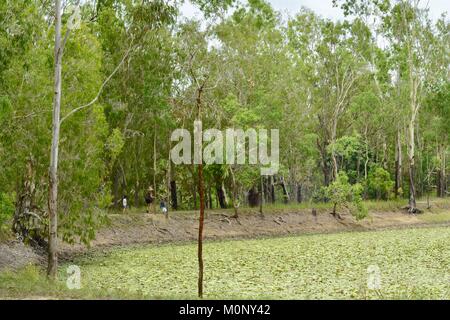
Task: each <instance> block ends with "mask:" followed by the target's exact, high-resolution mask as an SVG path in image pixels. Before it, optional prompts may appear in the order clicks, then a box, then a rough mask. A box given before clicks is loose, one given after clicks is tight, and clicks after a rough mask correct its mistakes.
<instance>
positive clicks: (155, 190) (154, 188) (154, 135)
mask: <svg viewBox="0 0 450 320" xmlns="http://www.w3.org/2000/svg"><path fill="white" fill-rule="evenodd" d="M153 117H154V119H155V132H154V134H153V190H154V192H155V199H153V214H156V200H157V197H158V191H157V189H156V131H157V124H156V117H155V115H153Z"/></svg>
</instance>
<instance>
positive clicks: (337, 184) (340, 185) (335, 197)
mask: <svg viewBox="0 0 450 320" xmlns="http://www.w3.org/2000/svg"><path fill="white" fill-rule="evenodd" d="M362 191H363V188H362V186H361V184H359V183H357V184H354V185H351V184H350V183H349V181H348V176H347V175H346V174H345V172H342V171H341V172H339V175H338V176H337V178H336V180H335V181H334V182H333V183H332V184H331V185H330V186H328V187H326V188H325V194H326V197H327V198H328V199H329V201H330V202H331V203H333V205H334V212H333V213H337V212H336V210H337V209H339V208H347V209H349V210H350V212H351V213H352V215H354V216H355V217H356V219H357V220H361V219H364V218H365V217H366V216H367V214H368V211H367V208H366V207H365V206H364V203H363V201H362V197H361V193H362Z"/></svg>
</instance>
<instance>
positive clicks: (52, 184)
mask: <svg viewBox="0 0 450 320" xmlns="http://www.w3.org/2000/svg"><path fill="white" fill-rule="evenodd" d="M61 62H62V46H61V0H56V1H55V79H54V81H55V82H54V97H53V127H52V146H51V154H50V168H49V194H48V210H49V218H50V225H49V240H48V245H49V246H48V269H47V274H48V276H49V277H51V278H54V279H55V278H56V276H57V268H58V146H59V128H60V113H61V68H62V64H61Z"/></svg>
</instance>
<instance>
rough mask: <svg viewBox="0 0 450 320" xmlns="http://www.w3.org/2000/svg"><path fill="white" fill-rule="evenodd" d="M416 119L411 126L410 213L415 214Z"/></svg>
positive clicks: (411, 122) (412, 119)
mask: <svg viewBox="0 0 450 320" xmlns="http://www.w3.org/2000/svg"><path fill="white" fill-rule="evenodd" d="M414 125H415V120H414V117H412V118H411V121H410V124H409V154H408V158H409V212H410V213H415V211H416V207H417V204H416V187H415V183H414V176H415V161H414V157H415V155H414V137H415V135H414Z"/></svg>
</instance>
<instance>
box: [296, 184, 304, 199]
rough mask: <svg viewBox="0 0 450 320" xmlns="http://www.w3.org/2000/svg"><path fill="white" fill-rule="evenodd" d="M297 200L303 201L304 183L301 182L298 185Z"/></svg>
mask: <svg viewBox="0 0 450 320" xmlns="http://www.w3.org/2000/svg"><path fill="white" fill-rule="evenodd" d="M297 202H298V203H302V202H303V195H302V185H301V184H300V183H299V184H298V185H297Z"/></svg>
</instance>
